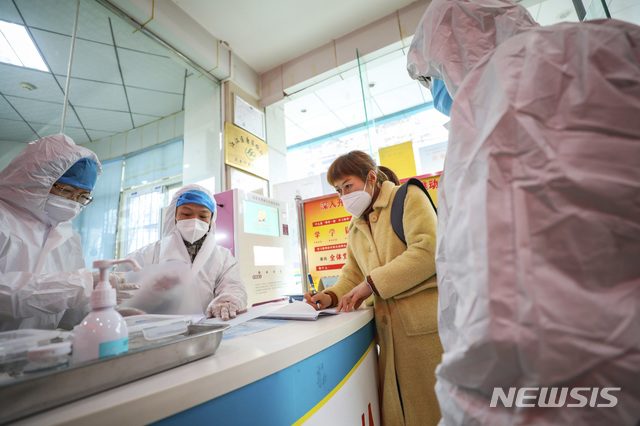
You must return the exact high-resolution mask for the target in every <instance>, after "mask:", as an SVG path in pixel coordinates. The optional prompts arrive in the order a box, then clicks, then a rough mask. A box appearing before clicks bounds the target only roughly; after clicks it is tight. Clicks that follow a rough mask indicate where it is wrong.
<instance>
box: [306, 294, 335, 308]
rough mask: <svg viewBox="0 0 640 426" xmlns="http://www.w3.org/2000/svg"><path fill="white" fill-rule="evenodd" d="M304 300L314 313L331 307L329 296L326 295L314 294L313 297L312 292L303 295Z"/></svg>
mask: <svg viewBox="0 0 640 426" xmlns="http://www.w3.org/2000/svg"><path fill="white" fill-rule="evenodd" d="M304 300H306V301H307V303H308V304H310V305H311V306H313V308H314V309H315V310H316V311H319V310H320V309H326V308H328V307H329V306H331V296H329V295H328V294H326V293H316V294H315V295H314V294H313V291H308V292H306V293H305V295H304ZM316 302H320V307H318V305H317V304H316Z"/></svg>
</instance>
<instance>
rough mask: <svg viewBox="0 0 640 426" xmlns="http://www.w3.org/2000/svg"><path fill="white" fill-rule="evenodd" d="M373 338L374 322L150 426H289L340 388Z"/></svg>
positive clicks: (213, 384)
mask: <svg viewBox="0 0 640 426" xmlns="http://www.w3.org/2000/svg"><path fill="white" fill-rule="evenodd" d="M374 333H375V329H374V322H373V321H370V322H369V323H367V325H365V326H364V327H362V328H361V329H360V330H358V331H357V332H355V333H354V334H352V335H351V336H349V337H347V338H345V339H343V340H341V341H339V342H338V343H336V344H335V345H333V346H331V347H329V348H327V349H325V350H323V351H321V352H318V353H317V354H315V355H313V356H311V357H309V358H306V359H304V360H302V361H300V362H298V363H297V364H294V365H292V366H290V367H288V368H285V369H284V370H282V371H279V372H277V373H274V374H272V375H270V376H267V377H265V378H263V379H261V380H258V381H257V382H254V383H251V384H249V385H247V386H245V387H243V388H240V389H238V390H235V391H233V392H230V393H228V394H225V395H222V396H220V397H218V398H216V399H213V400H211V401H207V402H205V403H203V404H200V405H197V406H195V407H192V408H190V409H188V410H185V411H183V412H181V413H178V414H175V415H173V416H171V417H167V418H166V419H163V420H160V421H158V422H156V423H154V424H155V425H162V426H172V425H176V426H177V425H179V426H183V425H185V424H188V425H199V424H209V425H225V426H228V425H234V426H236V425H251V426H256V425H261V426H262V425H265V426H269V425H274V426H276V425H277V426H282V425H291V424H293V423H295V422H296V421H298V420H299V419H301V418H302V417H303V416H305V415H306V414H307V413H308V412H309V411H311V410H312V409H313V408H314V407H315V406H316V405H317V404H318V403H319V402H320V401H322V400H323V399H324V398H325V397H327V396H328V395H329V394H330V393H331V392H332V391H333V390H334V389H336V387H338V386H339V385H340V383H341V382H342V381H343V379H344V378H345V377H347V375H348V374H349V372H351V371H352V369H353V368H354V367H355V366H356V365H357V364H358V362H360V360H361V359H362V358H363V357H364V355H365V354H366V353H367V352H368V350H369V348H370V347H371V344H372V343H373V340H374ZM215 385H216V384H215V383H211V386H212V387H213V386H215Z"/></svg>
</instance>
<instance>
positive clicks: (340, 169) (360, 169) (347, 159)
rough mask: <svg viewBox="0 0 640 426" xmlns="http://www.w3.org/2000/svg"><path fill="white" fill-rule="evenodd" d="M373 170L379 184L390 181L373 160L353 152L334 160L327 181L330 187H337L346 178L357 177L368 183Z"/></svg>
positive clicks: (359, 152) (362, 153) (363, 153)
mask: <svg viewBox="0 0 640 426" xmlns="http://www.w3.org/2000/svg"><path fill="white" fill-rule="evenodd" d="M371 170H373V172H374V173H375V174H376V179H377V182H378V183H379V184H381V183H382V182H384V181H386V180H389V179H388V178H387V175H386V174H385V173H384V172H383V171H382V170H380V168H379V167H378V166H376V163H375V161H373V158H371V156H370V155H369V154H367V153H365V152H362V151H351V152H349V153H347V154H344V155H341V156H340V157H338V158H336V159H335V160H333V163H331V166H329V170H328V171H327V181H328V182H329V185H332V186H333V185H335V183H336V182H338V181H339V180H340V179H341V178H343V177H345V176H356V177H359V178H360V179H362V180H363V181H365V182H366V180H367V175H368V174H369V172H370V171H371Z"/></svg>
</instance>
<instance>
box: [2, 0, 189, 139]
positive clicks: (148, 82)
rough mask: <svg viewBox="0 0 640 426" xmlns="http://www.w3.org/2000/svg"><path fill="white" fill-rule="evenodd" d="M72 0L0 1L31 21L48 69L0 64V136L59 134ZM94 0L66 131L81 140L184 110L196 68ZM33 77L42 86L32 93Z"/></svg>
mask: <svg viewBox="0 0 640 426" xmlns="http://www.w3.org/2000/svg"><path fill="white" fill-rule="evenodd" d="M76 4H77V3H76V1H73V0H56V1H49V0H0V19H2V20H5V21H9V22H12V23H16V24H20V25H24V26H26V28H27V30H28V32H29V33H30V35H31V38H32V39H33V41H34V42H35V44H36V46H37V48H38V49H39V50H40V53H41V54H42V56H43V58H44V61H45V63H46V64H47V66H48V68H49V69H50V71H51V72H43V71H38V70H33V69H28V68H22V67H19V66H14V65H9V64H4V63H0V75H1V76H2V77H1V78H0V140H4V141H12V142H29V141H32V140H35V139H38V138H41V137H44V136H47V135H50V134H55V133H59V132H60V130H61V123H62V110H63V104H64V88H65V85H66V76H67V72H68V62H69V55H70V46H71V35H72V33H73V22H74V18H75V12H76ZM174 58H175V56H174V55H172V54H170V53H169V52H167V51H166V50H165V49H164V48H162V47H160V46H159V45H158V44H157V43H155V42H154V41H152V40H151V39H149V38H148V37H147V36H145V35H144V34H141V33H140V32H135V33H134V32H133V28H132V27H131V26H129V25H128V24H126V23H125V22H123V21H122V20H121V19H120V18H118V17H116V16H115V15H113V14H112V13H110V12H109V11H107V10H106V9H105V8H103V7H102V6H101V5H99V4H98V3H96V2H95V1H93V0H82V1H81V3H80V15H79V23H78V30H77V40H76V45H75V52H74V60H73V67H72V72H71V76H72V78H71V82H70V90H69V108H67V115H66V123H65V133H66V134H68V135H69V136H71V137H72V138H73V139H74V141H76V143H85V142H89V141H91V140H97V139H102V138H104V137H107V136H110V135H113V134H116V133H121V132H124V131H127V130H130V129H132V128H135V127H139V126H142V125H144V124H146V123H149V122H152V121H156V120H158V119H160V118H163V117H166V116H168V115H171V114H173V113H176V112H178V111H181V110H182V109H183V102H184V79H185V76H186V75H187V74H191V73H192V72H193V71H192V70H191V69H189V68H188V66H187V65H185V64H184V63H182V62H179V61H177V60H176V59H174ZM22 82H28V83H31V84H33V85H34V86H36V87H37V89H36V90H33V91H27V90H25V89H23V88H22V87H21V84H20V83H22Z"/></svg>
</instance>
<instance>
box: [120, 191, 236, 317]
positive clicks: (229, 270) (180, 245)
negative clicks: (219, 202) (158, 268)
mask: <svg viewBox="0 0 640 426" xmlns="http://www.w3.org/2000/svg"><path fill="white" fill-rule="evenodd" d="M192 190H198V191H202V192H204V193H206V194H207V195H208V196H209V197H211V200H213V202H214V203H215V198H214V197H213V194H212V193H211V192H210V191H208V190H207V189H205V188H203V187H202V186H200V185H187V186H183V187H182V188H180V189H179V190H178V191H176V193H175V194H174V196H173V198H172V200H171V202H170V203H169V206H168V207H167V210H166V214H165V218H164V226H163V232H162V235H163V237H162V239H161V240H159V241H156V242H155V243H151V244H148V245H146V246H144V247H142V248H141V249H139V250H136V251H134V252H133V253H130V254H129V255H127V258H131V259H134V260H136V261H137V262H138V263H139V264H140V267H142V268H143V269H144V267H145V266H149V265H155V264H166V263H167V262H180V263H181V264H183V265H185V266H186V267H187V268H188V270H189V271H190V276H189V277H181V278H182V280H181V281H182V282H183V283H186V285H195V286H196V288H197V291H195V292H189V294H197V295H199V298H200V305H201V307H202V311H201V312H199V313H202V314H204V313H205V312H206V310H207V307H208V306H209V305H210V304H211V303H222V302H230V303H233V304H234V305H235V306H236V307H237V308H238V311H242V310H243V309H245V308H246V306H247V290H246V287H245V285H244V283H243V282H242V280H241V279H240V271H239V266H238V262H237V260H236V259H235V258H234V257H233V255H232V254H231V251H229V250H228V249H227V248H224V247H220V246H218V245H217V244H216V239H215V217H216V215H217V209H216V211H215V212H213V213H214V214H213V217H212V218H211V223H212V225H211V229H210V230H209V232H207V234H206V235H207V238H205V240H204V243H203V244H202V247H201V248H200V251H199V252H198V254H197V255H196V257H195V259H194V261H193V264H192V263H191V258H190V257H189V253H188V252H187V249H186V247H185V244H184V242H183V241H182V236H181V235H180V232H179V231H178V228H176V203H177V201H178V198H179V197H180V195H182V194H183V193H185V192H187V191H192ZM127 270H130V267H129V266H127V264H122V265H118V267H116V271H127ZM194 277H195V279H194ZM144 290H145V289H144V288H143V290H142V291H143V292H144ZM133 303H135V302H133ZM123 305H125V306H128V304H127V302H125V303H124V304H123ZM188 305H189V304H187V306H188ZM136 307H137V306H136ZM165 313H168V312H165ZM172 313H176V314H178V313H189V314H193V313H194V312H172Z"/></svg>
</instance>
